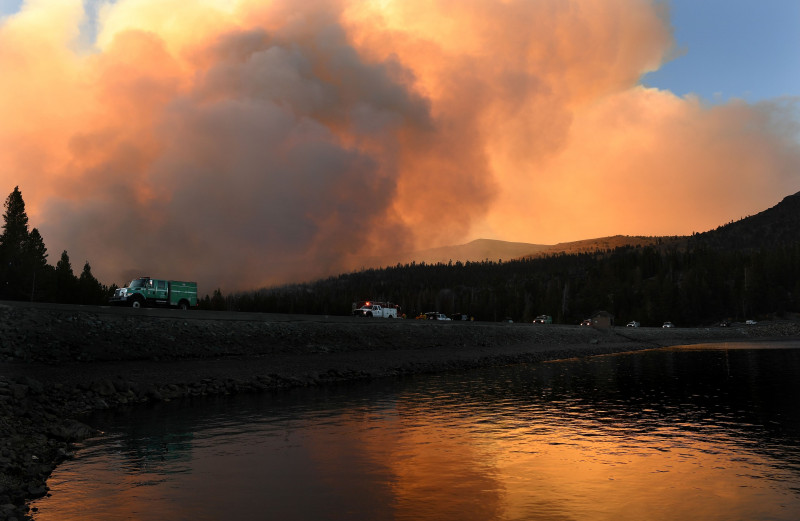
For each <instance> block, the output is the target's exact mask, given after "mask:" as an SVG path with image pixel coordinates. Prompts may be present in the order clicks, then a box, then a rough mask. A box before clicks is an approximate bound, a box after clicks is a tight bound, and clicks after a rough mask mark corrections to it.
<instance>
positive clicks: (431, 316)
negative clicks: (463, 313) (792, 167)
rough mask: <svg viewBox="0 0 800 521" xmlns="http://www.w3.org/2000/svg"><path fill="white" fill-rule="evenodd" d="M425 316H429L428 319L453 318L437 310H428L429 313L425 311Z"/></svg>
mask: <svg viewBox="0 0 800 521" xmlns="http://www.w3.org/2000/svg"><path fill="white" fill-rule="evenodd" d="M425 316H427V317H428V320H452V319H451V318H450V317H448V316H447V315H445V314H444V313H439V312H436V311H428V312H427V313H425Z"/></svg>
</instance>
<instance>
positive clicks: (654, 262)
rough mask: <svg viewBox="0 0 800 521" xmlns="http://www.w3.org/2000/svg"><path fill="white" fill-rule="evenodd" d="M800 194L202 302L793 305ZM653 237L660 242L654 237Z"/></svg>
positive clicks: (489, 314) (676, 314) (635, 311)
mask: <svg viewBox="0 0 800 521" xmlns="http://www.w3.org/2000/svg"><path fill="white" fill-rule="evenodd" d="M798 201H800V194H797V195H794V196H790V197H787V198H786V199H785V200H784V201H783V202H782V203H780V204H779V205H777V206H776V207H774V208H771V209H769V210H766V211H765V212H762V213H760V214H758V215H756V216H753V217H749V218H746V219H742V220H741V221H738V222H736V223H731V224H729V225H727V226H723V227H720V228H719V229H717V230H714V231H710V232H706V233H703V234H696V235H694V236H693V237H691V238H689V239H688V240H687V239H686V238H665V239H664V240H663V241H656V244H651V245H648V246H641V247H632V246H626V247H620V248H615V249H613V250H611V249H609V250H603V251H596V252H594V253H582V254H571V255H570V254H558V255H553V256H549V257H545V258H536V259H520V260H513V261H507V262H502V263H496V262H488V261H486V262H467V263H460V262H456V263H448V264H441V263H440V264H433V265H427V264H407V265H398V266H395V267H391V268H385V269H370V270H364V271H361V272H357V273H350V274H344V275H340V276H338V277H332V278H329V279H325V280H320V281H316V282H313V283H308V284H295V285H287V286H282V287H278V288H270V289H262V290H259V291H254V292H245V293H239V294H235V295H229V296H227V297H226V296H224V295H222V293H221V292H219V291H217V292H215V294H214V296H213V298H209V297H207V298H206V299H204V301H203V306H205V307H208V308H217V309H237V310H242V311H266V312H282V313H319V314H348V313H349V312H350V308H351V303H352V302H353V301H355V300H358V299H366V298H372V299H385V300H391V301H393V302H396V303H398V304H400V305H401V306H402V307H403V310H404V311H405V312H406V314H407V315H408V316H415V315H416V314H417V313H420V312H425V311H440V312H444V313H448V314H449V313H456V312H458V313H466V314H470V315H472V316H474V317H475V318H476V319H478V320H491V321H494V320H502V319H504V318H505V317H510V318H512V319H513V320H515V321H520V320H521V321H530V320H532V319H533V318H534V317H535V316H536V315H539V314H549V315H552V316H553V318H554V321H555V322H557V323H567V324H570V323H578V322H580V321H581V320H582V319H583V318H586V317H587V316H588V315H590V314H591V313H592V312H594V311H597V310H605V311H609V312H611V313H613V314H614V315H615V316H616V321H617V323H623V322H627V321H629V320H639V321H641V322H642V324H643V325H660V324H661V323H663V322H664V321H667V320H669V321H672V322H675V323H676V324H678V325H683V326H689V325H703V324H712V323H716V322H719V321H720V320H723V319H729V320H730V319H732V320H744V319H748V318H758V317H764V316H767V315H772V314H784V313H789V312H798V311H800V234H798V233H797V229H798V227H797V225H798V221H800V204H798ZM659 243H660V244H659Z"/></svg>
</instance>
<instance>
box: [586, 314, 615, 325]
mask: <svg viewBox="0 0 800 521" xmlns="http://www.w3.org/2000/svg"><path fill="white" fill-rule="evenodd" d="M591 318H592V326H593V327H596V328H600V329H607V328H611V327H614V315H612V314H611V313H609V312H608V311H595V312H594V313H593V314H592V317H591Z"/></svg>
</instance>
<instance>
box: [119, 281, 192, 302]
mask: <svg viewBox="0 0 800 521" xmlns="http://www.w3.org/2000/svg"><path fill="white" fill-rule="evenodd" d="M108 303H109V304H112V305H117V306H130V307H132V308H141V307H144V306H157V307H172V308H178V309H189V308H193V307H196V306H197V283H196V282H181V281H179V280H164V279H151V278H150V277H139V278H138V279H134V280H132V281H131V282H130V283H129V284H128V285H127V286H125V287H124V288H118V289H116V290H114V295H113V296H112V297H111V298H110V299H108Z"/></svg>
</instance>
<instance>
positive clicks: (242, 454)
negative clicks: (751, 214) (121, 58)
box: [31, 341, 800, 521]
mask: <svg viewBox="0 0 800 521" xmlns="http://www.w3.org/2000/svg"><path fill="white" fill-rule="evenodd" d="M798 402H800V341H795V342H782V343H769V344H716V345H706V346H695V347H684V348H669V349H658V350H649V351H640V352H636V353H629V354H620V355H611V356H601V357H593V358H588V359H580V360H567V361H558V362H550V363H542V364H530V365H527V364H526V365H514V366H507V367H501V368H491V369H482V370H477V371H470V372H465V373H456V374H443V375H435V376H420V377H413V378H404V379H389V380H381V381H376V382H372V383H367V384H349V385H340V386H335V387H325V388H320V389H301V390H295V391H289V392H282V393H265V394H261V395H257V396H236V397H226V398H215V399H202V400H194V401H192V402H182V403H166V404H159V405H157V406H152V407H138V408H133V409H132V410H129V411H122V412H116V413H113V414H112V413H108V414H106V415H103V416H97V417H95V418H93V420H92V421H93V424H94V425H95V426H98V427H100V428H101V429H103V430H104V431H105V432H106V434H105V435H104V436H102V437H99V438H96V439H93V440H89V441H88V442H86V443H84V444H82V445H81V446H80V448H79V450H78V452H77V457H76V458H75V459H74V460H71V461H68V462H66V463H64V464H63V465H61V466H59V467H58V468H57V469H56V471H55V472H54V473H53V475H52V477H51V479H50V481H49V485H50V487H51V493H52V496H51V497H46V498H42V499H40V500H37V501H35V502H33V503H32V504H31V506H32V507H34V508H36V509H37V511H36V512H34V515H35V519H37V520H40V521H49V520H58V521H69V520H82V521H87V520H104V521H109V520H116V519H126V520H128V519H134V520H135V519H143V520H144V519H147V520H150V519H159V520H183V519H185V520H227V519H243V520H259V519H276V520H283V521H286V520H309V519H313V520H317V519H319V520H448V521H450V520H572V519H575V520H636V521H641V520H675V519H680V520H704V521H708V520H726V521H729V520H737V519H741V520H767V519H770V520H792V521H794V520H797V519H800V403H798Z"/></svg>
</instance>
